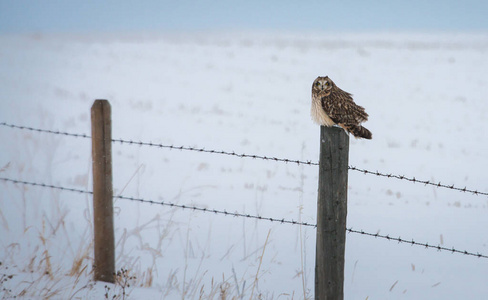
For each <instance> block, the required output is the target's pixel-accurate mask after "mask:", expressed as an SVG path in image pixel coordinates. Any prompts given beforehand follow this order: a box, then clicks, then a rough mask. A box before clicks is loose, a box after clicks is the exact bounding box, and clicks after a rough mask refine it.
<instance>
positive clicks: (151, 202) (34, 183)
mask: <svg viewBox="0 0 488 300" xmlns="http://www.w3.org/2000/svg"><path fill="white" fill-rule="evenodd" d="M0 180H3V181H6V182H10V183H15V184H24V185H31V186H37V187H44V188H51V189H58V190H62V191H68V192H76V193H82V194H90V195H92V194H93V192H91V191H85V190H80V189H74V188H66V187H62V186H55V185H50V184H44V183H37V182H29V181H22V180H16V179H11V178H6V177H0ZM114 198H116V199H123V200H129V201H137V202H141V203H148V204H155V205H163V206H169V207H175V208H181V209H189V210H194V211H200V212H206V213H214V214H221V215H226V216H234V217H242V218H252V219H257V220H264V221H270V222H276V223H280V224H291V225H301V226H307V227H313V228H317V225H316V224H311V223H306V222H298V221H294V220H286V219H284V218H283V219H276V218H269V217H262V216H259V215H251V214H243V213H238V212H228V211H226V210H217V209H208V208H202V207H197V206H193V205H184V204H176V203H171V202H163V201H161V202H160V201H153V200H147V199H143V198H134V197H127V196H114ZM346 231H347V232H349V233H356V234H361V235H365V236H369V237H375V238H380V239H385V240H388V241H396V242H398V243H405V244H410V245H412V246H421V247H425V248H426V249H436V250H437V251H447V252H451V253H458V254H463V255H468V256H475V257H478V258H488V256H487V255H484V254H481V253H479V252H477V253H474V252H468V251H466V250H464V251H463V250H458V249H456V248H454V247H452V248H447V247H443V246H441V245H437V246H436V245H435V244H429V243H419V242H416V241H414V240H413V239H412V240H405V239H402V238H401V237H391V236H389V235H382V234H379V233H369V232H365V231H363V230H355V229H353V228H346Z"/></svg>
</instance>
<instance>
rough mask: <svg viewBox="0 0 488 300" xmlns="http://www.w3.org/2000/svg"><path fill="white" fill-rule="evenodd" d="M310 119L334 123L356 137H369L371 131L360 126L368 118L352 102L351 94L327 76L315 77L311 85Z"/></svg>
mask: <svg viewBox="0 0 488 300" xmlns="http://www.w3.org/2000/svg"><path fill="white" fill-rule="evenodd" d="M312 119H313V120H314V121H315V122H316V123H318V124H319V125H324V126H333V125H335V124H337V125H339V126H341V127H342V128H344V129H345V130H346V131H347V132H350V133H352V135H354V137H356V138H365V139H371V138H372V134H371V131H369V130H368V129H366V128H364V127H363V126H361V123H362V122H365V121H367V120H368V114H367V113H366V112H365V111H364V108H363V107H361V106H359V105H357V104H356V103H354V100H352V95H351V94H349V93H347V92H345V91H343V90H341V89H340V88H339V87H337V85H335V83H334V82H333V81H332V80H331V79H330V78H329V77H328V76H325V77H317V79H315V81H314V82H313V85H312Z"/></svg>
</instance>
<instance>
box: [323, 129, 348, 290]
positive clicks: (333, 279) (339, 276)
mask: <svg viewBox="0 0 488 300" xmlns="http://www.w3.org/2000/svg"><path fill="white" fill-rule="evenodd" d="M348 157H349V136H348V135H347V133H346V132H345V131H344V130H343V129H342V128H339V127H325V126H321V128H320V160H319V188H318V199H317V245H316V253H315V299H319V300H326V299H329V300H330V299H333V300H341V299H344V257H345V249H346V216H347V171H348V160H349V158H348Z"/></svg>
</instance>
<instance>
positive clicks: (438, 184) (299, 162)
mask: <svg viewBox="0 0 488 300" xmlns="http://www.w3.org/2000/svg"><path fill="white" fill-rule="evenodd" d="M0 126H6V127H10V128H16V129H23V130H30V131H36V132H44V133H51V134H59V135H64V136H72V137H81V138H91V137H90V136H89V135H86V134H77V133H69V132H62V131H53V130H46V129H39V128H33V127H27V126H19V125H14V124H9V123H5V122H2V123H0ZM112 142H113V143H120V144H128V145H136V146H148V147H156V148H165V149H171V150H185V151H195V152H202V153H210V154H220V155H227V156H236V157H239V158H253V159H261V160H269V161H277V162H284V163H294V164H297V165H311V166H318V165H319V163H318V162H312V161H309V160H295V159H287V158H278V157H273V156H265V155H256V154H245V153H236V152H234V151H232V152H231V151H224V150H209V149H205V148H199V147H189V146H174V145H165V144H160V143H153V142H141V141H133V140H125V139H112ZM348 169H349V170H352V171H356V172H360V173H363V174H368V175H375V176H379V177H385V178H395V179H398V180H406V181H409V182H412V183H421V184H424V185H430V186H434V187H437V188H445V189H450V190H455V191H459V192H465V193H471V194H473V195H483V196H488V192H480V191H478V190H474V189H468V188H467V187H466V186H465V187H464V188H460V187H458V186H455V185H454V184H452V185H447V184H443V183H441V182H440V181H439V182H433V181H430V180H421V179H416V178H415V177H408V176H404V175H397V174H392V173H384V172H379V171H370V170H366V169H361V168H357V167H355V166H348Z"/></svg>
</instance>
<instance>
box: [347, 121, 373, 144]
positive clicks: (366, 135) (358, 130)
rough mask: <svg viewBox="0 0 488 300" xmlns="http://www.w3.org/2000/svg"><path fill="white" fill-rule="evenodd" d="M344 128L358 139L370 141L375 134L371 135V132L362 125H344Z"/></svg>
mask: <svg viewBox="0 0 488 300" xmlns="http://www.w3.org/2000/svg"><path fill="white" fill-rule="evenodd" d="M342 127H343V128H344V129H346V130H347V131H349V132H350V133H352V135H354V137H356V138H363V139H368V140H370V139H372V138H373V134H372V133H371V131H369V130H368V129H366V128H365V127H363V126H361V125H352V124H351V125H350V124H344V125H343V126H342Z"/></svg>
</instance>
